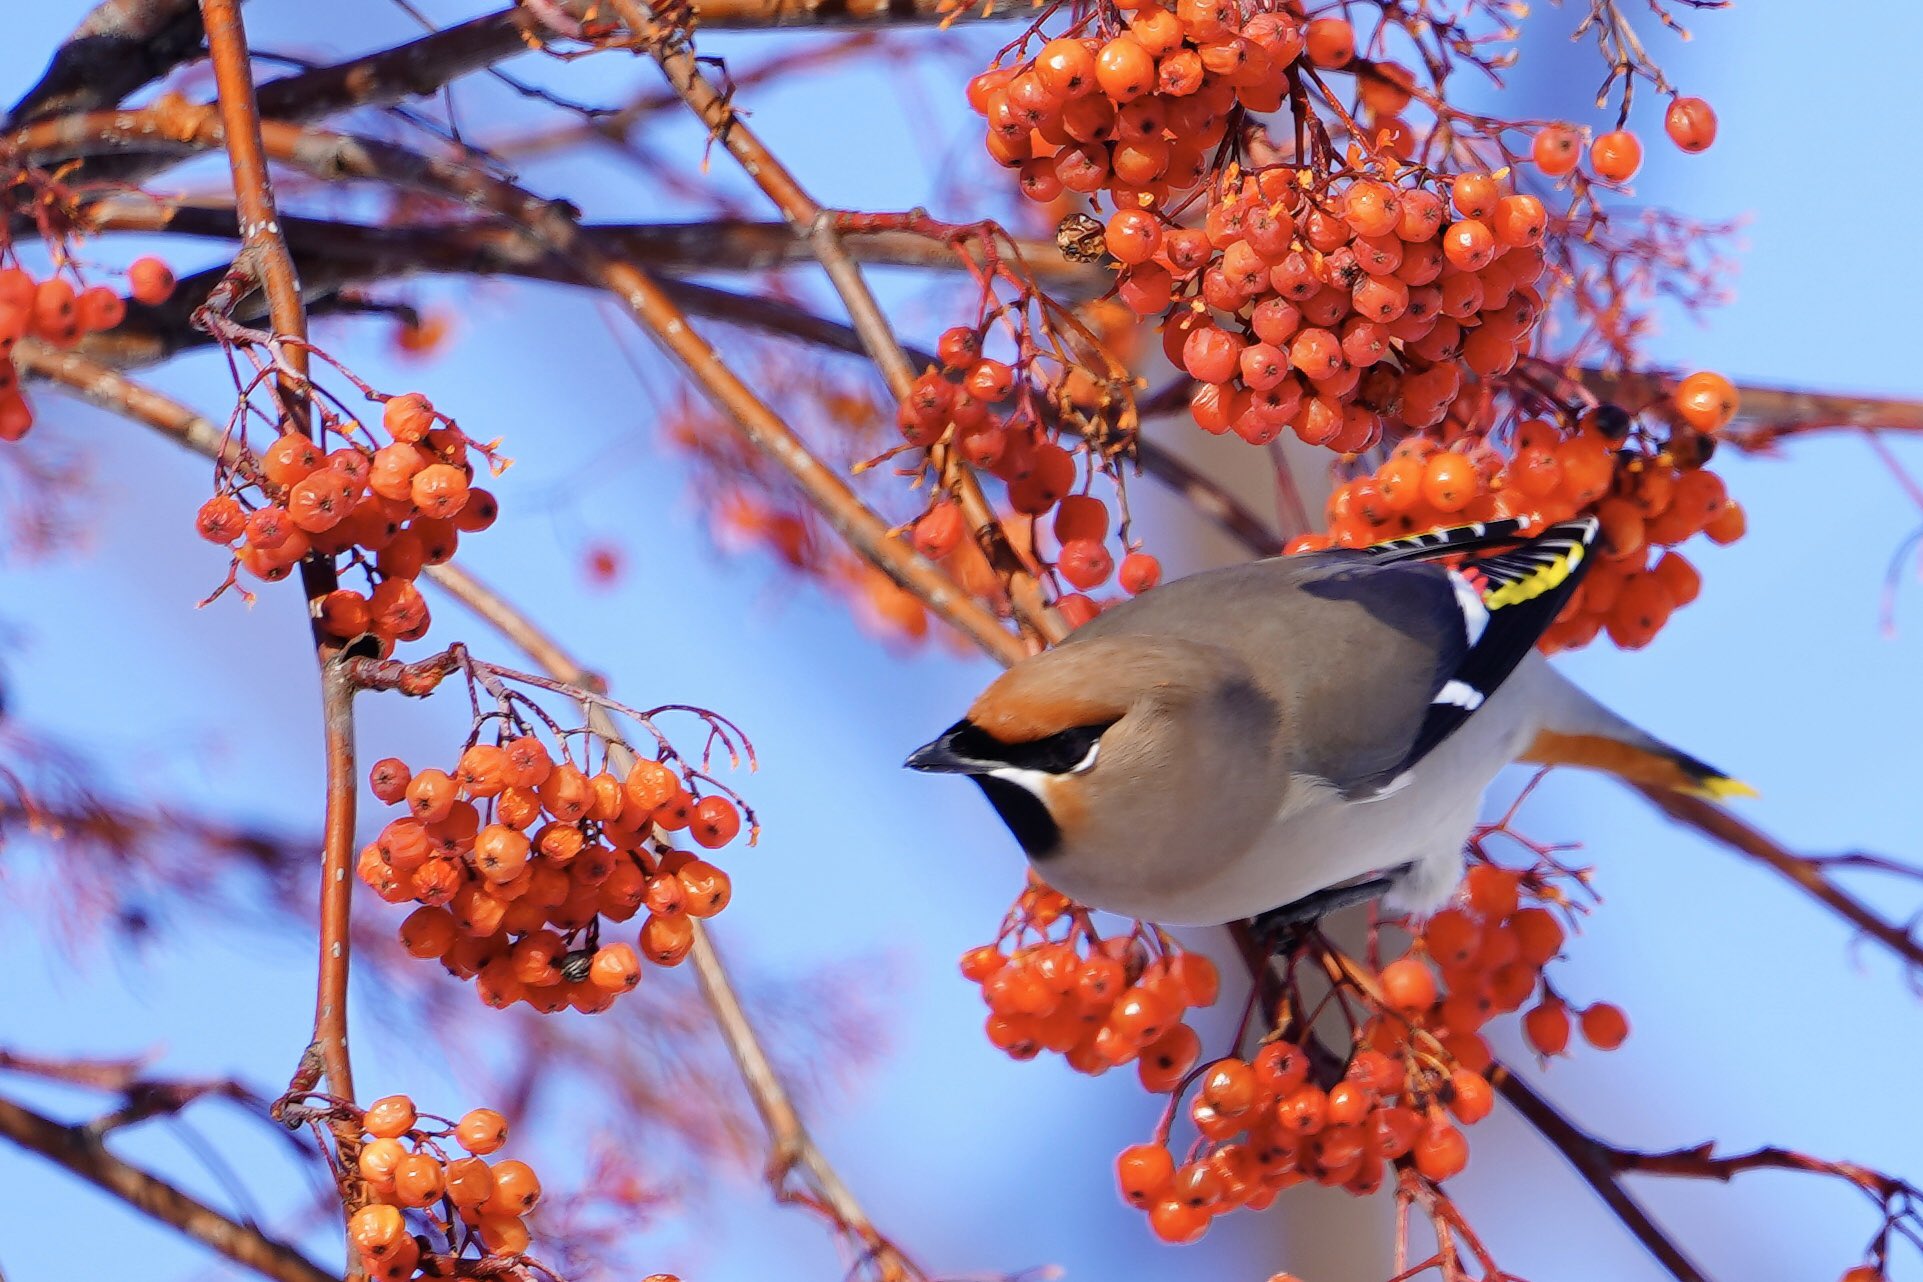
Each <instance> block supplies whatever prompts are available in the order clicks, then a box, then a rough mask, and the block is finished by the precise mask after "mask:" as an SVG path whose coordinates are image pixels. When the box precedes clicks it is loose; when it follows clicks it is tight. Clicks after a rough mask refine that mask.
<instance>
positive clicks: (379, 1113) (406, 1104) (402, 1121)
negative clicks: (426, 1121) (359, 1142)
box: [361, 1095, 414, 1140]
mask: <svg viewBox="0 0 1923 1282" xmlns="http://www.w3.org/2000/svg"><path fill="white" fill-rule="evenodd" d="M361 1126H362V1127H363V1128H364V1129H365V1130H366V1131H367V1133H368V1134H369V1135H372V1136H374V1137H375V1138H377V1139H384V1140H386V1139H398V1138H400V1137H401V1136H403V1135H405V1134H407V1133H408V1132H409V1131H411V1130H413V1129H414V1101H413V1100H411V1099H409V1098H408V1097H407V1096H405V1095H387V1096H384V1097H382V1098H380V1099H377V1100H375V1101H374V1102H373V1103H372V1104H369V1105H368V1106H367V1113H366V1114H365V1115H364V1116H363V1117H362V1118H361Z"/></svg>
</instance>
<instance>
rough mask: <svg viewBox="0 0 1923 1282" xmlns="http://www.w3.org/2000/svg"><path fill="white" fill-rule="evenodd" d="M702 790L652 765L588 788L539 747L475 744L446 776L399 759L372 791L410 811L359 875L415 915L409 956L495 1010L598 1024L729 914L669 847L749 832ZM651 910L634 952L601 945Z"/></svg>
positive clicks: (380, 765) (409, 927)
mask: <svg viewBox="0 0 1923 1282" xmlns="http://www.w3.org/2000/svg"><path fill="white" fill-rule="evenodd" d="M696 776H697V772H694V771H693V770H692V768H686V769H685V771H684V773H682V774H677V772H676V771H675V769H674V768H672V767H671V766H670V765H668V764H667V763H666V762H664V761H649V760H642V761H639V762H637V763H636V764H635V765H634V766H633V768H632V769H630V770H628V771H627V772H626V774H625V777H621V776H617V775H615V774H614V773H613V772H611V771H609V770H605V769H604V770H602V771H599V772H598V773H594V774H589V773H588V772H586V771H584V770H582V769H581V768H580V767H579V766H577V765H575V764H574V763H573V761H572V760H569V759H563V760H561V761H555V760H554V759H553V758H552V756H550V754H549V753H548V750H547V748H546V746H545V745H544V744H542V742H541V741H540V740H539V739H538V738H536V737H534V736H533V735H528V734H524V735H522V736H520V737H517V738H512V739H507V740H504V741H503V742H500V743H476V744H474V745H472V746H470V747H469V748H468V749H467V750H466V751H464V752H463V753H462V754H461V757H460V760H459V761H458V762H456V764H455V766H454V768H453V769H452V770H451V771H447V770H438V769H425V770H420V771H413V770H410V769H409V767H408V766H407V765H406V764H405V763H404V762H402V761H400V760H398V759H396V758H392V757H390V758H388V759H386V760H384V761H380V762H377V763H376V764H375V766H374V768H373V770H372V772H371V775H370V782H371V785H372V788H373V791H374V795H375V796H376V797H378V798H379V799H380V800H382V801H385V802H388V803H390V804H395V805H401V806H404V807H405V808H406V810H407V813H406V814H405V815H404V816H402V817H401V818H398V819H395V820H393V821H392V822H390V823H389V824H388V825H387V826H386V827H385V828H384V829H382V830H381V833H380V836H379V837H378V838H376V839H375V841H374V842H373V843H372V844H371V845H369V846H367V847H366V848H365V849H363V850H362V851H361V854H360V861H359V865H358V872H359V875H360V877H361V880H362V881H364V882H366V883H367V884H368V885H369V886H370V887H372V888H373V890H374V891H375V893H376V894H378V895H380V897H381V898H382V899H384V900H386V901H387V902H389V903H396V904H398V903H407V902H414V903H418V904H419V905H420V906H419V907H418V908H416V909H415V910H414V911H413V913H411V914H410V915H409V916H408V918H407V920H406V921H405V922H403V923H402V925H401V943H402V945H403V946H404V947H405V948H406V949H407V951H408V952H409V953H411V954H413V955H414V956H416V957H421V958H428V957H434V958H439V959H440V961H441V963H442V965H444V966H445V967H446V968H447V970H448V972H449V973H450V974H453V975H455V976H456V977H458V978H461V979H472V980H473V981H474V987H475V992H476V993H477V994H478V995H479V997H480V998H481V1000H482V1001H483V1002H485V1003H486V1004H488V1005H489V1006H493V1007H495V1008H497V1009H499V1008H505V1007H508V1006H511V1005H513V1004H514V1003H516V1002H526V1003H527V1004H528V1005H530V1006H532V1007H533V1008H534V1009H536V1010H538V1011H541V1012H542V1013H544V1014H552V1013H555V1012H558V1011H562V1010H567V1009H573V1010H577V1011H581V1012H583V1013H588V1014H592V1013H596V1012H599V1011H603V1010H606V1009H607V1008H608V1007H609V1006H611V1005H612V1004H613V1003H614V1001H615V999H616V998H618V997H619V996H621V994H623V993H626V992H628V991H630V990H632V989H633V988H634V987H635V985H636V984H638V983H640V981H641V964H642V962H643V961H648V962H652V963H654V964H655V965H657V966H673V965H676V964H678V963H679V962H680V961H681V959H682V958H684V957H686V956H687V954H688V950H689V948H690V947H692V946H693V943H694V922H695V920H696V919H699V918H705V917H712V916H714V915H715V914H716V913H718V912H720V911H721V910H722V909H723V908H725V907H727V905H728V900H729V898H730V896H731V895H732V885H731V883H730V881H729V878H728V875H727V874H726V873H725V872H723V871H722V870H721V869H719V868H717V867H715V866H714V865H713V864H711V863H709V862H707V861H706V860H705V859H701V858H698V857H696V856H695V855H694V854H692V853H690V852H688V851H683V850H677V849H674V848H673V847H672V846H671V845H670V844H669V838H668V836H667V834H671V833H679V832H685V833H687V834H688V837H689V838H690V839H691V840H692V841H693V842H694V843H695V844H696V845H698V846H700V847H702V848H703V849H706V850H714V849H718V848H720V847H722V846H725V845H727V844H728V843H729V842H731V841H733V840H734V839H735V837H736V836H737V835H738V834H739V832H740V831H741V812H740V810H739V809H737V807H736V805H735V803H734V802H733V801H731V800H729V799H728V798H727V797H723V796H719V795H715V794H713V793H710V794H709V795H706V796H697V795H696V792H695V786H696V784H697V783H698V780H697V777H696ZM643 912H645V914H646V917H645V920H644V921H643V922H642V925H641V928H640V932H639V934H638V936H637V937H636V939H635V942H634V943H632V944H630V943H626V942H620V941H614V942H609V941H607V940H605V939H604V938H603V935H604V929H605V927H606V925H607V924H608V923H620V922H628V921H631V920H633V918H634V917H636V916H637V915H639V914H642V913H643Z"/></svg>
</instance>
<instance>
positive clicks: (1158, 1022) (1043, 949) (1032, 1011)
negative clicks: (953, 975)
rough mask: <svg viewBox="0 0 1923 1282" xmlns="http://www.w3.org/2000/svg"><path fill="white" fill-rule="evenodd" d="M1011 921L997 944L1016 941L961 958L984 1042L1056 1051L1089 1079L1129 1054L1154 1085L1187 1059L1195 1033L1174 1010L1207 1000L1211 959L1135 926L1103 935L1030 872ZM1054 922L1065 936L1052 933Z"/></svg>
mask: <svg viewBox="0 0 1923 1282" xmlns="http://www.w3.org/2000/svg"><path fill="white" fill-rule="evenodd" d="M1010 920H1011V926H1012V927H1013V928H1012V929H1005V930H1004V936H1003V943H1006V942H1008V940H1009V939H1010V938H1011V937H1012V938H1014V939H1015V940H1016V941H1018V942H1017V943H1016V946H1015V947H1013V948H1012V949H1011V950H1010V951H1007V952H1004V951H1003V949H1002V946H1001V944H983V945H982V946H980V947H979V948H971V949H969V950H968V952H966V953H964V954H962V960H961V970H962V974H963V975H964V976H966V977H967V978H968V979H970V980H973V981H974V982H975V983H977V984H979V985H981V991H982V1000H983V1001H985V1002H986V1003H987V1004H988V1009H989V1015H988V1026H987V1028H988V1040H989V1041H990V1042H991V1043H992V1044H994V1045H995V1046H996V1047H998V1048H999V1049H1001V1050H1003V1051H1005V1052H1007V1053H1008V1055H1009V1056H1010V1057H1012V1058H1014V1059H1033V1058H1035V1056H1037V1055H1039V1054H1041V1052H1043V1051H1045V1050H1048V1051H1054V1052H1055V1053H1056V1054H1058V1055H1061V1056H1063V1057H1064V1058H1065V1059H1066V1060H1067V1061H1068V1065H1069V1067H1070V1068H1073V1069H1074V1070H1075V1071H1077V1072H1079V1073H1087V1074H1089V1075H1090V1076H1099V1075H1100V1074H1102V1073H1105V1072H1107V1071H1108V1070H1109V1069H1111V1068H1115V1067H1118V1066H1120V1065H1123V1064H1127V1063H1130V1062H1131V1061H1133V1062H1135V1063H1136V1066H1137V1072H1138V1073H1139V1075H1140V1077H1141V1080H1142V1084H1143V1085H1144V1086H1146V1087H1147V1088H1148V1089H1150V1090H1152V1091H1165V1090H1168V1089H1170V1088H1171V1087H1172V1086H1173V1085H1174V1084H1175V1082H1176V1081H1177V1080H1178V1079H1179V1078H1180V1077H1181V1076H1182V1074H1183V1073H1186V1072H1187V1071H1188V1070H1189V1068H1191V1067H1192V1066H1193V1065H1194V1063H1195V1060H1196V1057H1197V1056H1198V1055H1199V1054H1200V1053H1201V1045H1202V1044H1201V1039H1200V1038H1198V1037H1197V1036H1196V1033H1195V1030H1194V1029H1193V1028H1190V1027H1189V1026H1188V1025H1187V1024H1185V1023H1183V1022H1182V1017H1183V1013H1184V1012H1185V1011H1187V1010H1189V1009H1192V1008H1195V1007H1202V1006H1208V1005H1211V1004H1213V1003H1214V1001H1215V998H1216V993H1217V990H1218V988H1219V987H1220V977H1219V976H1218V975H1217V973H1216V969H1215V963H1213V962H1211V961H1210V960H1209V959H1208V958H1206V957H1204V956H1202V955H1201V954H1200V953H1191V952H1185V951H1182V950H1180V949H1177V948H1176V947H1174V945H1172V944H1170V943H1169V942H1168V941H1167V940H1166V939H1164V938H1162V937H1160V936H1159V935H1155V936H1145V935H1144V934H1143V932H1142V931H1141V930H1140V929H1138V930H1137V931H1135V932H1133V933H1131V934H1127V935H1116V936H1111V937H1109V938H1106V939H1102V938H1100V937H1099V936H1098V935H1097V934H1096V933H1095V930H1094V927H1093V926H1092V925H1091V924H1090V922H1089V918H1088V914H1087V912H1086V911H1085V910H1083V909H1081V908H1079V907H1077V906H1075V905H1074V904H1073V903H1071V902H1070V901H1069V900H1068V899H1066V898H1064V897H1063V896H1062V895H1060V894H1058V893H1057V892H1056V891H1054V890H1051V889H1049V888H1048V887H1047V886H1045V885H1042V884H1041V883H1040V882H1037V881H1035V880H1034V879H1033V877H1032V876H1031V878H1030V885H1029V887H1028V889H1027V890H1025V891H1024V892H1023V893H1022V897H1021V898H1020V899H1019V900H1018V901H1017V902H1016V907H1015V911H1014V912H1013V913H1012V914H1011V915H1010ZM1057 924H1060V925H1061V926H1063V927H1064V928H1065V931H1066V933H1065V934H1063V935H1062V936H1061V937H1060V938H1050V928H1051V927H1054V926H1056V925H1057ZM1151 945H1152V946H1151Z"/></svg>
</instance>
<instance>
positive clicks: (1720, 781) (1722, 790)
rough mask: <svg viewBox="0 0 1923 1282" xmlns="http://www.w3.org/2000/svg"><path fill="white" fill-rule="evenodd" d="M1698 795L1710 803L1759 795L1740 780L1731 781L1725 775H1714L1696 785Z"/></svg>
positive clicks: (1759, 794)
mask: <svg viewBox="0 0 1923 1282" xmlns="http://www.w3.org/2000/svg"><path fill="white" fill-rule="evenodd" d="M1697 791H1698V792H1699V793H1700V795H1702V796H1704V797H1707V798H1708V799H1709V800H1711V801H1729V800H1731V799H1733V798H1736V797H1760V796H1762V794H1761V793H1759V792H1757V791H1756V789H1754V788H1752V787H1750V786H1749V785H1748V784H1746V783H1744V782H1743V781H1742V780H1741V779H1731V778H1729V777H1728V776H1726V775H1715V776H1713V777H1711V778H1708V779H1704V780H1702V781H1701V782H1700V783H1698V784H1697Z"/></svg>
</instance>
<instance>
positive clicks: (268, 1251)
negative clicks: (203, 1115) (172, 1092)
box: [0, 1099, 340, 1282]
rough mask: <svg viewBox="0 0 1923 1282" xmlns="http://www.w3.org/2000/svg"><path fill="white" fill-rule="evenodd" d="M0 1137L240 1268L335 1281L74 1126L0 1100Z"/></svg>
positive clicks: (284, 1278)
mask: <svg viewBox="0 0 1923 1282" xmlns="http://www.w3.org/2000/svg"><path fill="white" fill-rule="evenodd" d="M0 1136H4V1137H5V1138H6V1139H8V1140H10V1141H12V1142H13V1143H15V1144H18V1145H19V1146H20V1147H22V1148H24V1149H27V1150H28V1151H30V1152H34V1153H38V1154H39V1155H40V1156H42V1157H44V1158H47V1159H48V1160H49V1161H52V1162H57V1163H59V1164H60V1165H61V1166H63V1167H65V1168H66V1169H67V1170H69V1171H71V1172H73V1173H74V1174H75V1175H78V1176H79V1177H80V1178H81V1179H83V1180H86V1181H87V1182H88V1183H89V1184H92V1185H93V1186H95V1187H96V1188H99V1189H101V1190H103V1191H105V1192H107V1193H110V1194H112V1195H113V1196H114V1197H117V1198H119V1199H120V1200H121V1201H123V1202H125V1203H127V1204H128V1205H129V1206H131V1207H133V1208H134V1209H135V1210H137V1211H140V1212H141V1213H142V1214H144V1215H147V1216H149V1217H150V1218H152V1219H155V1220H158V1221H159V1222H160V1223H162V1224H165V1225H168V1226H169V1227H171V1228H175V1229H178V1230H180V1232H182V1233H184V1234H185V1235H187V1236H188V1237H190V1238H193V1239H194V1240H195V1241H197V1242H200V1243H201V1244H203V1245H204V1246H207V1247H209V1248H211V1249H212V1250H214V1251H216V1252H218V1253H219V1254H221V1255H223V1256H225V1257H226V1258H227V1259H229V1260H232V1261H233V1262H234V1263H235V1264H238V1265H240V1266H242V1267H243V1268H247V1269H251V1270H253V1271H254V1272H255V1273H258V1274H260V1275H261V1276H262V1277H264V1278H271V1279H274V1282H340V1278H339V1277H338V1275H336V1274H332V1273H329V1272H327V1271H326V1270H325V1269H323V1268H321V1267H320V1266H319V1265H317V1264H315V1263H314V1262H313V1261H312V1260H309V1259H308V1258H307V1257H306V1256H304V1255H302V1254H301V1253H300V1252H299V1251H297V1250H295V1249H294V1248H293V1247H291V1246H289V1245H288V1244H287V1243H285V1242H280V1241H277V1240H275V1239H274V1238H271V1237H268V1236H267V1235H266V1234H264V1233H262V1232H260V1231H258V1230H256V1229H250V1228H247V1227H246V1226H245V1225H242V1224H237V1223H235V1222H234V1221H233V1220H230V1219H228V1218H227V1217H226V1216H224V1215H222V1214H221V1213H220V1212H219V1211H216V1210H214V1209H213V1208H212V1207H210V1206H208V1205H207V1204H206V1203H204V1202H201V1201H199V1200H197V1199H195V1198H192V1197H189V1196H188V1195H187V1194H185V1193H183V1192H181V1191H180V1190H179V1189H177V1188H175V1187H174V1186H173V1185H171V1184H169V1183H167V1182H166V1181H165V1180H163V1179H161V1178H160V1177H158V1176H156V1175H152V1174H149V1173H148V1172H146V1171H143V1170H141V1169H140V1168H139V1167H137V1166H134V1165H132V1164H131V1163H128V1162H124V1161H122V1160H121V1159H120V1158H118V1157H115V1156H114V1155H113V1154H112V1153H110V1152H108V1151H107V1147H106V1145H105V1144H103V1143H101V1142H100V1140H99V1139H97V1138H96V1137H94V1136H93V1135H91V1134H89V1133H88V1132H87V1131H86V1130H84V1129H82V1128H80V1127H77V1126H66V1125H63V1124H61V1123H59V1122H56V1121H54V1120H53V1119H52V1118H50V1117H44V1116H42V1115H41V1114H39V1113H36V1112H34V1111H33V1110H32V1109H29V1108H27V1107H26V1106H24V1105H22V1104H17V1103H15V1102H14V1101H12V1100H10V1099H0Z"/></svg>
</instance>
